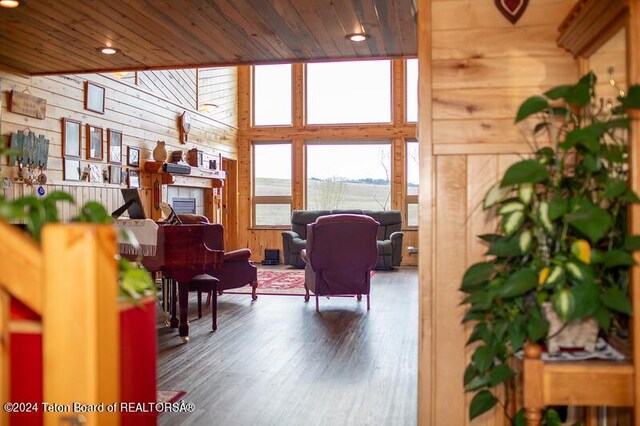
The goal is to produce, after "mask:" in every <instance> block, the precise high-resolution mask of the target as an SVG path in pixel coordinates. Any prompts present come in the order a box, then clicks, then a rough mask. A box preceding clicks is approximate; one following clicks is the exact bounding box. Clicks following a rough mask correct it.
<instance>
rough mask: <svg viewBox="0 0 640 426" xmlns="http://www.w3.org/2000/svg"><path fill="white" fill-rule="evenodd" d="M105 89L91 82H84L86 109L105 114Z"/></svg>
mask: <svg viewBox="0 0 640 426" xmlns="http://www.w3.org/2000/svg"><path fill="white" fill-rule="evenodd" d="M104 94H105V88H104V87H103V86H100V85H99V84H96V83H91V82H89V81H85V82H84V109H88V110H89V111H93V112H98V113H100V114H104Z"/></svg>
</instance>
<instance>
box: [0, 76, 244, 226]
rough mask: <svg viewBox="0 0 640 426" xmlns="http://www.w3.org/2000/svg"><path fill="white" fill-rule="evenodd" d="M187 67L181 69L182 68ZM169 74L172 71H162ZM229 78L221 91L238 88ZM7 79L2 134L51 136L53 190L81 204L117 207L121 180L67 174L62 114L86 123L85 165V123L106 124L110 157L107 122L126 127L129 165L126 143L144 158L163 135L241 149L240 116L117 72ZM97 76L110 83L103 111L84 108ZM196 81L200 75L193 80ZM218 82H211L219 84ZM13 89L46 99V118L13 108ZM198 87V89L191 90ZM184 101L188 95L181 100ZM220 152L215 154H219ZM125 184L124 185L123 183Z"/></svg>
mask: <svg viewBox="0 0 640 426" xmlns="http://www.w3.org/2000/svg"><path fill="white" fill-rule="evenodd" d="M181 72H182V71H181ZM163 73H165V74H168V73H170V72H169V71H163ZM193 74H194V75H195V71H194V72H193ZM227 74H229V78H224V79H219V85H220V86H221V87H220V88H219V90H220V91H225V90H230V91H236V90H237V80H236V79H235V78H234V77H233V76H234V75H235V73H234V72H227ZM0 81H2V113H1V118H2V121H1V123H0V134H1V135H2V136H5V137H8V135H9V134H10V133H12V132H16V131H18V130H22V129H25V128H27V127H28V128H29V129H31V130H32V131H34V132H35V133H36V134H44V135H45V136H46V137H47V138H48V139H49V141H50V142H49V144H50V145H49V169H48V170H47V172H46V174H47V176H48V179H49V181H48V183H49V184H48V185H47V187H48V188H47V189H48V191H52V190H53V189H63V190H66V191H69V192H70V193H71V194H72V195H74V196H75V198H76V200H77V201H78V203H79V204H82V203H83V202H84V201H88V200H96V201H100V202H102V203H104V204H105V205H106V206H107V208H108V209H113V208H115V207H117V206H118V205H119V204H121V203H120V188H121V186H120V185H111V184H89V183H72V182H66V181H64V180H63V172H62V158H61V151H62V147H61V140H60V139H61V118H63V117H69V118H73V119H76V120H79V121H81V122H82V124H83V128H82V142H81V147H82V150H81V156H82V161H81V163H82V166H83V167H84V165H86V164H87V163H88V162H89V161H88V160H85V158H86V152H85V137H86V135H85V128H84V125H85V124H92V125H96V126H102V127H103V128H104V132H105V133H104V153H105V157H104V158H105V159H106V130H107V129H108V128H111V129H116V130H119V131H122V133H123V168H126V152H127V150H126V147H127V146H134V147H138V148H140V149H141V152H140V157H141V159H147V158H150V156H151V152H152V150H153V148H154V147H155V145H156V141H158V140H164V141H165V142H166V145H167V150H168V151H171V150H176V149H190V148H192V147H198V148H199V149H200V150H202V151H204V153H205V161H207V160H208V158H218V157H217V156H218V155H219V154H222V155H223V156H225V157H227V158H232V159H233V158H236V152H237V149H236V148H237V145H236V143H237V133H238V131H237V123H236V122H234V120H235V119H236V118H237V117H235V116H229V117H228V118H227V119H226V120H225V121H226V122H221V121H217V120H216V119H214V118H212V117H211V116H209V115H207V114H203V113H200V112H198V111H197V109H196V108H195V101H192V102H191V103H190V104H189V105H185V104H187V103H188V100H187V99H185V100H184V103H185V104H182V103H179V102H177V101H176V100H171V99H168V98H167V97H165V96H164V95H163V94H159V93H152V92H150V91H148V90H146V89H144V88H143V87H141V86H136V85H132V84H131V82H132V81H133V82H135V79H131V78H125V80H124V81H121V80H120V79H119V78H118V76H117V75H115V74H85V75H66V76H50V77H25V76H20V75H17V74H13V73H10V72H2V71H0ZM85 81H92V82H95V83H98V84H100V85H102V86H104V87H105V88H106V106H105V114H98V113H94V112H91V111H87V110H85V109H84V82H85ZM192 83H193V84H194V85H195V80H193V81H192ZM215 85H216V83H211V87H215ZM11 90H16V91H19V92H22V91H24V90H28V91H29V93H31V94H33V95H35V96H39V97H42V98H45V99H46V100H47V115H46V118H45V119H44V120H38V119H35V118H31V117H27V116H24V115H18V114H15V113H11V112H10V111H9V105H8V102H9V94H10V91H11ZM192 92H193V93H196V89H195V87H194V89H193V90H192ZM180 102H183V101H180ZM185 110H189V111H191V115H192V125H191V133H190V134H189V143H188V144H187V145H181V144H180V142H179V132H178V117H179V116H180V114H182V112H183V111H185ZM214 156H215V157H214ZM92 163H94V164H97V165H99V166H100V167H106V165H107V163H106V160H103V161H102V162H92ZM0 176H11V177H15V176H16V170H15V168H12V167H3V168H2V170H0ZM122 187H124V186H122ZM32 191H33V189H32V188H30V187H28V186H26V185H24V184H21V183H15V184H13V186H12V187H11V188H10V189H8V190H4V192H3V193H4V195H5V196H8V197H15V196H19V195H22V194H30V193H32ZM63 213H64V214H63V218H65V219H67V218H69V217H71V216H73V214H74V213H75V211H71V210H68V208H65V210H64V212H63Z"/></svg>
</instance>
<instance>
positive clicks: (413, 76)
mask: <svg viewBox="0 0 640 426" xmlns="http://www.w3.org/2000/svg"><path fill="white" fill-rule="evenodd" d="M406 98H407V122H409V123H414V122H416V121H418V60H417V59H407V96H406Z"/></svg>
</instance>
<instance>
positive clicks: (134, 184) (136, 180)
mask: <svg viewBox="0 0 640 426" xmlns="http://www.w3.org/2000/svg"><path fill="white" fill-rule="evenodd" d="M128 173H129V179H128V181H129V182H128V186H129V188H140V172H139V171H138V170H129V171H128Z"/></svg>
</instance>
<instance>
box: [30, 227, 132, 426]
mask: <svg viewBox="0 0 640 426" xmlns="http://www.w3.org/2000/svg"><path fill="white" fill-rule="evenodd" d="M42 247H43V254H44V269H45V271H46V274H45V277H44V291H45V294H46V296H47V297H46V299H45V303H44V307H43V313H42V318H43V322H42V324H43V333H42V339H43V369H44V378H43V379H44V400H45V401H47V402H50V403H53V402H55V403H56V404H68V405H69V406H70V407H71V406H72V404H73V403H74V402H76V403H81V404H100V403H105V404H107V403H112V402H117V401H119V400H120V361H119V360H120V351H119V342H120V335H119V316H118V315H119V313H118V312H119V311H118V300H117V298H118V285H117V281H118V266H117V264H116V260H115V253H116V232H115V229H114V228H113V227H112V226H109V225H100V226H95V225H48V226H46V227H45V229H44V231H43V245H42ZM65 411H66V412H62V413H59V412H47V413H45V416H44V422H45V425H46V426H54V425H55V426H57V425H59V424H62V423H64V422H67V421H68V420H64V419H63V418H65V417H69V416H71V417H74V416H75V417H76V418H78V416H79V413H72V412H71V411H72V410H65ZM82 415H83V416H84V417H85V419H86V422H87V424H91V425H97V426H103V425H108V426H111V425H113V426H117V425H119V424H120V415H119V413H117V412H114V413H106V412H105V413H97V412H86V413H82Z"/></svg>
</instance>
